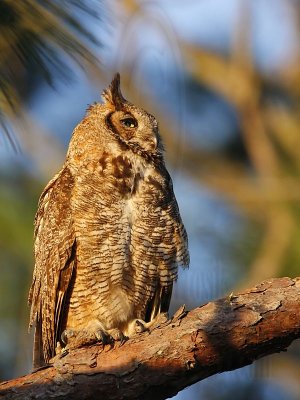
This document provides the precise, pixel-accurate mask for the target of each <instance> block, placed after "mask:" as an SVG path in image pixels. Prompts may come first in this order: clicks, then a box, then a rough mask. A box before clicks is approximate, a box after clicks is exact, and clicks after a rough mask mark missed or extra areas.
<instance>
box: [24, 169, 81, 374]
mask: <svg viewBox="0 0 300 400" xmlns="http://www.w3.org/2000/svg"><path fill="white" fill-rule="evenodd" d="M73 185H74V181H73V177H72V175H71V173H70V171H69V169H68V168H67V167H66V166H65V167H64V168H63V169H62V170H61V171H60V173H59V174H57V175H56V176H55V177H54V178H53V179H52V180H51V181H50V182H49V184H48V185H47V187H46V188H45V190H44V192H43V193H42V195H41V197H40V201H39V206H38V211H37V214H36V217H35V231H34V236H35V248H34V253H35V268H34V273H33V281H32V285H31V288H30V292H29V299H28V301H29V304H31V313H30V324H29V326H32V325H34V324H35V339H34V367H38V366H41V365H43V364H44V363H45V362H47V361H48V360H49V359H50V358H51V357H52V356H53V355H54V353H55V346H56V341H57V338H58V335H59V334H60V332H59V328H60V324H61V322H62V317H63V306H64V301H65V298H66V295H67V289H68V287H69V285H70V281H71V278H72V273H73V270H74V266H75V251H76V249H75V233H74V230H73V225H72V216H71V209H70V197H71V192H72V188H73Z"/></svg>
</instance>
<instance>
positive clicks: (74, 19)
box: [0, 0, 300, 400]
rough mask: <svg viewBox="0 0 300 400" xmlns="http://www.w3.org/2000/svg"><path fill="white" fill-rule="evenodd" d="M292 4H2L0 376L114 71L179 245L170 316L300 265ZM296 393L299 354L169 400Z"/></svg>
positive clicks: (299, 49)
mask: <svg viewBox="0 0 300 400" xmlns="http://www.w3.org/2000/svg"><path fill="white" fill-rule="evenodd" d="M299 40H300V2H299V1H298V0H243V1H240V0H226V1H224V0H199V1H193V0H185V1H184V2H182V1H179V0H160V1H159V0H153V1H146V0H145V1H138V0H119V1H117V0H112V1H104V0H103V1H100V0H98V1H97V0H86V1H85V0H65V1H58V0H24V1H22V2H12V1H10V0H2V1H1V2H0V54H1V56H0V268H1V279H0V380H4V379H9V378H12V377H15V376H17V375H20V374H25V373H27V372H28V371H29V370H30V368H31V340H32V337H31V335H28V332H27V327H28V314H29V310H28V307H27V294H28V289H29V286H30V282H31V276H32V269H33V257H32V247H33V219H34V214H35V211H36V208H37V202H38V198H39V195H40V194H41V191H42V189H43V188H44V187H45V185H46V183H47V182H48V180H49V179H50V178H51V177H52V176H53V174H54V173H55V172H57V171H58V170H59V169H60V168H61V166H62V163H63V161H64V157H65V153H66V149H67V145H68V142H69V139H70V136H71V133H72V130H73V129H74V127H75V126H76V124H77V123H78V122H79V121H80V120H81V118H82V117H83V116H84V113H85V109H86V108H87V106H88V104H90V103H92V102H94V101H100V93H101V91H102V90H103V88H104V87H106V86H107V85H108V83H109V82H110V81H111V79H112V77H113V74H114V72H116V71H119V72H120V73H121V80H122V90H123V92H124V95H125V97H126V98H128V99H129V100H130V101H131V102H133V103H137V104H139V105H140V106H142V107H144V108H145V109H146V110H147V111H149V112H151V113H152V114H154V115H155V116H156V117H157V119H158V121H159V124H160V132H161V135H162V137H163V140H164V143H165V147H166V150H167V152H166V159H167V164H168V168H169V170H170V172H171V175H172V177H173V181H174V188H175V193H176V196H177V199H178V202H179V206H180V209H181V214H182V218H183V220H184V222H185V225H186V229H187V232H188V235H189V243H190V253H191V266H190V269H189V270H188V271H181V272H180V276H179V280H178V283H177V285H176V287H175V291H174V296H173V300H172V307H171V308H172V309H171V312H172V311H174V310H175V309H176V308H178V307H179V306H180V305H181V304H182V303H185V304H186V305H187V307H188V308H190V309H191V308H194V307H196V306H197V305H200V304H202V303H204V302H207V301H210V300H212V299H214V298H216V297H221V296H225V295H228V294H229V293H230V292H232V291H236V290H238V289H240V288H245V287H246V286H248V287H249V286H251V285H254V284H256V283H259V282H260V281H261V280H264V279H267V278H270V277H277V276H286V275H287V276H291V277H294V276H297V275H299V268H300V267H299V266H300V207H299V199H300V187H299V177H300V157H299V154H300V153H299V149H300V133H299V132H300V113H299V111H300V46H299ZM233 396H234V398H235V399H246V400H247V399H256V400H257V399H259V400H260V399H261V400H271V399H272V400H273V399H274V400H275V399H276V400H277V399H278V400H279V399H285V400H290V399H291V400H294V399H295V400H296V399H299V398H300V345H299V341H298V342H297V341H296V342H295V343H294V344H293V345H292V346H291V347H290V348H289V350H288V351H287V353H284V354H283V353H282V354H280V355H273V356H270V357H268V358H265V359H263V360H260V361H258V362H256V363H255V364H254V365H252V366H249V367H246V368H243V369H240V370H237V371H233V372H228V373H223V374H220V375H218V376H214V377H211V378H208V379H206V380H205V381H203V382H200V383H198V384H195V385H194V386H192V387H190V388H187V389H185V390H184V391H182V392H181V393H179V394H178V395H177V397H176V398H177V399H207V400H214V399H216V400H219V399H221V400H223V399H224V400H225V399H232V398H233Z"/></svg>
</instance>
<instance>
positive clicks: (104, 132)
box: [29, 74, 189, 367]
mask: <svg viewBox="0 0 300 400" xmlns="http://www.w3.org/2000/svg"><path fill="white" fill-rule="evenodd" d="M103 99H104V104H94V105H92V106H90V107H89V109H88V111H87V115H86V116H85V118H84V119H83V120H82V121H81V122H80V124H79V125H78V126H77V127H76V128H75V130H74V132H73V136H72V139H71V141H70V145H69V150H68V154H67V158H66V161H65V164H64V166H63V168H62V170H61V171H60V172H59V173H58V174H57V175H56V176H55V177H54V178H53V179H52V180H51V181H50V182H49V184H48V185H47V186H46V188H45V190H44V192H43V193H42V195H41V198H40V201H39V206H38V211H37V214H36V219H35V268H34V274H33V282H32V286H31V289H30V294H29V303H30V304H31V315H30V326H32V325H35V344H34V366H35V367H38V366H41V365H43V364H44V363H45V362H48V361H49V359H50V358H51V357H53V356H54V355H55V348H56V345H57V342H59V341H60V340H61V335H62V334H63V339H64V341H65V342H67V343H68V346H70V347H72V345H73V346H77V345H82V344H84V343H86V342H88V341H89V340H94V341H95V340H97V339H100V340H103V341H105V338H107V337H111V336H112V337H113V338H114V339H122V338H123V335H126V336H131V335H132V334H134V333H136V332H138V331H139V330H143V328H144V327H147V326H149V325H150V324H151V323H152V322H153V321H155V318H157V316H158V315H159V314H160V313H163V312H167V311H168V308H169V303H170V298H171V293H172V286H173V282H174V281H175V280H176V278H177V272H178V267H179V266H183V267H185V266H188V263H189V255H188V249H187V236H186V232H185V229H184V226H183V224H182V221H181V218H180V215H179V211H178V206H177V202H176V199H175V196H174V193H173V188H172V181H171V178H170V176H169V174H168V172H167V170H166V167H165V164H164V161H163V147H162V143H161V138H160V136H159V131H158V125H157V122H156V120H155V118H154V117H153V116H152V115H150V114H148V113H147V112H146V111H144V110H142V109H141V108H138V107H136V106H134V105H133V104H131V103H129V102H128V101H126V100H125V99H124V98H123V96H122V94H121V92H120V81H119V75H118V74H117V75H116V76H115V78H114V80H113V81H112V83H111V85H110V86H109V88H108V89H106V90H105V91H104V93H103Z"/></svg>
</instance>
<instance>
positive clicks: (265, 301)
mask: <svg viewBox="0 0 300 400" xmlns="http://www.w3.org/2000/svg"><path fill="white" fill-rule="evenodd" d="M299 316H300V278H296V279H290V278H280V279H271V280H268V281H265V282H262V283H261V284H259V285H257V286H256V287H254V288H252V289H248V290H246V291H244V292H242V293H239V294H236V295H231V296H229V297H228V298H224V299H220V300H216V301H214V302H210V303H208V304H205V305H203V306H201V307H199V308H196V309H194V310H192V311H190V312H185V311H184V309H183V308H181V310H179V311H178V312H177V313H176V314H175V316H174V317H173V319H172V320H170V321H168V322H166V323H164V324H162V325H161V326H158V327H156V328H155V329H154V330H153V331H152V332H151V333H150V334H149V333H147V332H144V333H142V334H141V335H140V336H138V337H136V338H133V339H130V340H128V341H127V342H126V343H125V344H123V345H122V346H120V345H119V344H116V345H115V347H114V348H113V349H110V348H109V346H105V348H104V349H103V348H102V346H101V345H99V344H98V345H93V346H88V347H85V348H81V349H77V350H73V351H71V352H70V353H69V354H67V355H66V356H64V357H62V358H58V359H57V360H56V361H55V362H54V363H53V365H51V366H49V367H47V368H45V369H41V370H39V371H36V372H34V373H31V374H29V375H26V376H24V377H21V378H17V379H14V380H11V381H7V382H3V383H2V384H0V398H1V399H29V398H30V399H37V398H43V399H45V398H52V399H63V398H68V399H74V400H77V399H94V398H95V399H96V398H97V399H109V400H114V399H124V400H125V399H126V400H127V399H146V400H147V399H153V398H155V399H156V400H158V399H165V398H167V397H172V396H173V395H175V394H176V393H178V391H180V390H182V389H183V388H185V387H186V386H189V385H191V384H193V383H194V382H197V381H200V380H202V379H204V378H207V377H208V376H210V375H213V374H216V373H218V372H222V371H228V370H233V369H236V368H239V367H242V366H244V365H247V364H251V363H252V362H253V361H254V360H256V359H257V358H260V357H264V356H266V355H268V354H271V353H276V352H280V351H283V350H285V349H286V348H287V347H288V346H289V344H290V343H291V342H292V341H293V340H294V339H296V338H298V337H300V317H299Z"/></svg>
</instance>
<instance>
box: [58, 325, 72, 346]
mask: <svg viewBox="0 0 300 400" xmlns="http://www.w3.org/2000/svg"><path fill="white" fill-rule="evenodd" d="M74 336H75V331H73V329H65V330H64V331H63V333H62V334H61V337H60V339H61V341H62V342H63V344H64V345H65V346H66V345H67V344H68V339H69V338H71V337H74Z"/></svg>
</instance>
